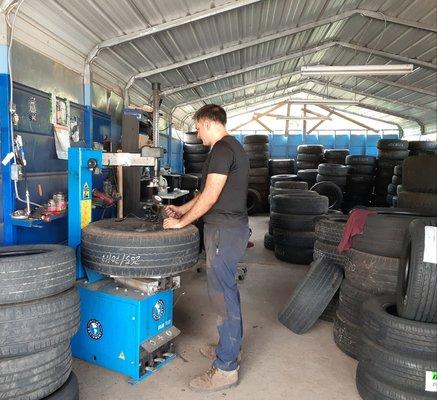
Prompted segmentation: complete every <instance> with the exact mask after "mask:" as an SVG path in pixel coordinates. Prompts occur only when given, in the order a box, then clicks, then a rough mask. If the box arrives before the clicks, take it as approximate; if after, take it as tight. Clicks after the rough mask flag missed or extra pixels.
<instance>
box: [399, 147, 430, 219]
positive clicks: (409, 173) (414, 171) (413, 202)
mask: <svg viewBox="0 0 437 400" xmlns="http://www.w3.org/2000/svg"><path fill="white" fill-rule="evenodd" d="M397 204H398V206H399V207H402V208H412V209H417V210H421V211H422V212H425V213H428V215H437V155H420V156H413V157H408V158H407V159H406V160H405V161H404V164H403V167H402V190H400V191H399V194H398V202H397Z"/></svg>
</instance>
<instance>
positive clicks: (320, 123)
mask: <svg viewBox="0 0 437 400" xmlns="http://www.w3.org/2000/svg"><path fill="white" fill-rule="evenodd" d="M307 113H309V114H312V112H311V111H309V110H307ZM331 115H332V113H329V114H328V115H327V117H330V116H331ZM324 122H326V119H322V120H321V121H319V122H317V124H315V125H314V126H313V127H312V128H311V129H310V130H309V131H308V134H310V133H311V132H314V131H315V130H316V129H317V128H318V127H319V126H320V125H322V124H323V123H324Z"/></svg>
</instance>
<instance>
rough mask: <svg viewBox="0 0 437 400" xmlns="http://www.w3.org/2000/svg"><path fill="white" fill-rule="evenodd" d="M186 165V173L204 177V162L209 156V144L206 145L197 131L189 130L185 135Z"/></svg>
mask: <svg viewBox="0 0 437 400" xmlns="http://www.w3.org/2000/svg"><path fill="white" fill-rule="evenodd" d="M184 141H185V142H184V155H183V157H184V167H185V173H186V174H189V175H194V176H197V177H198V178H201V177H202V168H203V163H204V162H205V160H206V158H207V157H208V153H209V150H210V147H209V146H204V145H203V144H202V141H201V140H200V139H199V138H198V137H197V132H188V133H186V134H185V137H184Z"/></svg>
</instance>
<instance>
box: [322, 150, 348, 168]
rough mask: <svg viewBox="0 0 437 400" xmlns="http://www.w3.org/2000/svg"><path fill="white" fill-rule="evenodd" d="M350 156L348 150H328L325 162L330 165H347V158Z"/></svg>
mask: <svg viewBox="0 0 437 400" xmlns="http://www.w3.org/2000/svg"><path fill="white" fill-rule="evenodd" d="M348 155H349V150H348V149H326V150H325V153H324V161H325V162H326V163H328V164H341V165H345V164H346V157H347V156H348Z"/></svg>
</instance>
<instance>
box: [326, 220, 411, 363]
mask: <svg viewBox="0 0 437 400" xmlns="http://www.w3.org/2000/svg"><path fill="white" fill-rule="evenodd" d="M414 218H417V217H416V216H414V215H404V214H399V215H398V214H372V215H369V216H368V217H367V219H366V224H365V227H364V231H363V232H362V233H361V234H359V235H356V236H354V237H353V239H352V248H351V249H349V250H347V251H346V253H345V259H344V271H345V280H344V281H343V283H342V284H341V287H340V301H339V306H338V311H337V315H336V318H335V321H334V340H335V343H336V344H337V346H338V347H339V348H340V349H341V350H342V351H343V352H344V353H346V354H348V355H350V356H351V357H353V358H358V354H359V348H360V334H361V319H362V315H361V306H362V304H363V302H364V301H365V300H367V299H368V298H369V297H371V296H373V295H384V294H390V295H394V294H395V293H396V286H397V279H398V269H399V260H400V257H401V254H402V240H399V238H402V237H403V236H404V235H405V232H406V231H407V229H408V225H409V223H410V222H411V221H412V219H414Z"/></svg>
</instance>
